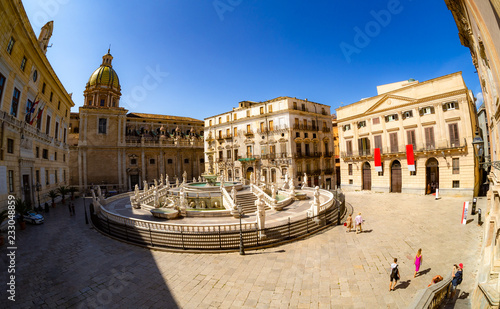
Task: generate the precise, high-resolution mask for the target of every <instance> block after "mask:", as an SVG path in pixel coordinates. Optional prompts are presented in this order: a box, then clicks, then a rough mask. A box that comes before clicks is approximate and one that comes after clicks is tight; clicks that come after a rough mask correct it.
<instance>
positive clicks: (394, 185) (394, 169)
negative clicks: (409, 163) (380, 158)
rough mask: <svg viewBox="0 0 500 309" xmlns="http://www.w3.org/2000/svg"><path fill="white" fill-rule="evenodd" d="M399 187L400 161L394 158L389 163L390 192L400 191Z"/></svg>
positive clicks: (400, 180) (400, 181) (400, 179)
mask: <svg viewBox="0 0 500 309" xmlns="http://www.w3.org/2000/svg"><path fill="white" fill-rule="evenodd" d="M401 187H402V177H401V163H400V162H399V161H398V160H394V161H393V162H392V164H391V192H394V193H401Z"/></svg>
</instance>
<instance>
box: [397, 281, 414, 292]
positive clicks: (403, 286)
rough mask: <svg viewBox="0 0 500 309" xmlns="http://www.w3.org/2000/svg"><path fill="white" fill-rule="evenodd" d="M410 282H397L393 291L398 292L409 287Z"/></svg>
mask: <svg viewBox="0 0 500 309" xmlns="http://www.w3.org/2000/svg"><path fill="white" fill-rule="evenodd" d="M410 282H411V280H406V281H399V284H398V285H397V286H395V287H394V290H399V289H402V290H404V289H406V288H407V287H409V286H410Z"/></svg>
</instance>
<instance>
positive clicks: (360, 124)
mask: <svg viewBox="0 0 500 309" xmlns="http://www.w3.org/2000/svg"><path fill="white" fill-rule="evenodd" d="M364 127H366V120H363V121H360V122H358V129H359V128H364Z"/></svg>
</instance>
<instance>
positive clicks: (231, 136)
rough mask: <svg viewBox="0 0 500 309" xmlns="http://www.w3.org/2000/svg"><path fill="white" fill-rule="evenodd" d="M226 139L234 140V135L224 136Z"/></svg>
mask: <svg viewBox="0 0 500 309" xmlns="http://www.w3.org/2000/svg"><path fill="white" fill-rule="evenodd" d="M222 137H223V138H224V139H232V138H233V135H232V134H226V135H223V136H222Z"/></svg>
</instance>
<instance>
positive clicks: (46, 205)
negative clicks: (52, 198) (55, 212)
mask: <svg viewBox="0 0 500 309" xmlns="http://www.w3.org/2000/svg"><path fill="white" fill-rule="evenodd" d="M45 212H49V203H47V202H45Z"/></svg>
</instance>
